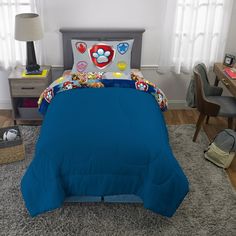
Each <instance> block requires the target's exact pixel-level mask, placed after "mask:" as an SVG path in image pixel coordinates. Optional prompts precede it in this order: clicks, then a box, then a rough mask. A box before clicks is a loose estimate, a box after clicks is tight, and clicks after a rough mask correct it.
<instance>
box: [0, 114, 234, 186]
mask: <svg viewBox="0 0 236 236" xmlns="http://www.w3.org/2000/svg"><path fill="white" fill-rule="evenodd" d="M198 114H199V113H198V111H196V110H195V109H188V110H169V111H167V112H165V113H164V115H165V120H166V123H167V124H168V125H180V124H196V121H197V119H198ZM12 124H13V122H12V120H11V112H10V111H8V110H0V127H6V126H10V125H12ZM225 128H227V122H226V120H225V119H223V118H210V121H209V124H207V125H206V124H204V127H203V129H204V131H205V132H206V134H207V136H208V138H209V140H212V139H213V138H214V137H215V135H216V134H217V133H218V132H219V131H220V130H222V129H225ZM235 162H236V158H234V165H232V166H234V167H232V166H231V167H230V168H228V169H227V174H228V176H229V178H230V180H231V182H232V185H233V186H234V187H235V188H236V168H235V166H236V163H235Z"/></svg>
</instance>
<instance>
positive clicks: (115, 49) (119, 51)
mask: <svg viewBox="0 0 236 236" xmlns="http://www.w3.org/2000/svg"><path fill="white" fill-rule="evenodd" d="M133 42H134V40H133V39H131V40H124V41H84V40H80V39H73V40H71V44H72V49H73V55H74V65H73V68H72V73H76V72H108V71H112V72H122V73H130V71H131V70H130V60H131V51H132V47H133Z"/></svg>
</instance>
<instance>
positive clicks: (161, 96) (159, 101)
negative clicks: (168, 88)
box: [157, 93, 163, 103]
mask: <svg viewBox="0 0 236 236" xmlns="http://www.w3.org/2000/svg"><path fill="white" fill-rule="evenodd" d="M157 101H158V103H162V102H163V95H162V94H161V93H157Z"/></svg>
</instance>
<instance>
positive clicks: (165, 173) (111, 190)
mask: <svg viewBox="0 0 236 236" xmlns="http://www.w3.org/2000/svg"><path fill="white" fill-rule="evenodd" d="M21 190H22V194H23V198H24V201H25V204H26V207H27V209H28V211H29V212H30V214H31V216H36V215H37V214H40V213H43V212H46V211H49V210H52V209H55V208H58V207H60V206H61V205H62V204H63V202H64V200H65V198H66V197H68V196H75V195H77V196H79V195H83V196H84V195H89V196H106V195H117V194H136V195H138V196H140V197H141V198H142V200H143V202H144V207H146V208H148V209H151V210H152V211H154V212H156V213H160V214H162V215H164V216H168V217H170V216H172V215H173V214H174V213H175V211H176V209H177V208H178V206H179V205H180V203H181V202H182V200H183V199H184V197H185V195H186V194H187V192H188V181H187V179H186V177H185V175H184V173H183V171H182V169H181V167H180V166H179V164H178V163H177V161H176V159H175V158H174V156H173V154H172V151H171V148H170V146H169V140H168V133H167V129H166V125H165V122H164V120H163V115H162V112H161V111H160V108H159V106H158V104H157V102H156V100H155V98H154V97H153V96H152V95H150V94H148V93H144V92H142V91H138V90H133V89H130V88H101V89H93V88H88V89H82V90H81V89H80V90H68V91H66V92H63V93H60V94H58V95H57V96H56V97H55V98H54V99H53V100H52V102H51V105H50V106H49V108H48V111H47V113H46V116H45V119H44V122H43V125H42V128H41V133H40V137H39V140H38V142H37V146H36V153H35V157H34V159H33V161H32V162H31V164H30V166H29V168H28V169H27V171H26V173H25V175H24V177H23V179H22V182H21Z"/></svg>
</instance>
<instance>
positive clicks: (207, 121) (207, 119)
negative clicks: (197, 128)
mask: <svg viewBox="0 0 236 236" xmlns="http://www.w3.org/2000/svg"><path fill="white" fill-rule="evenodd" d="M209 119H210V116H207V118H206V124H209Z"/></svg>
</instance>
